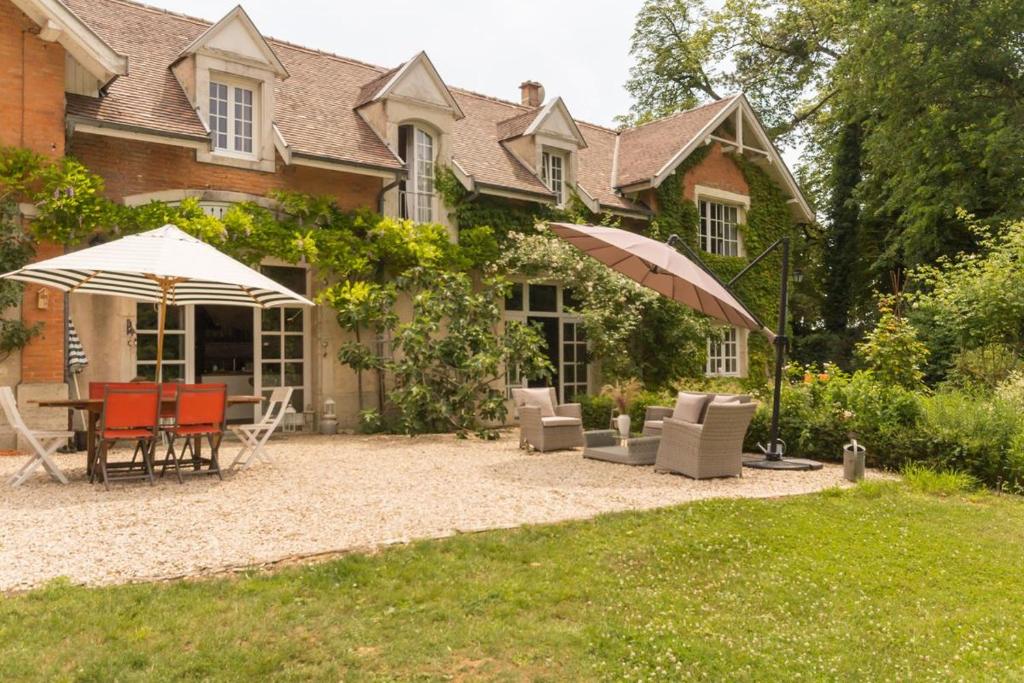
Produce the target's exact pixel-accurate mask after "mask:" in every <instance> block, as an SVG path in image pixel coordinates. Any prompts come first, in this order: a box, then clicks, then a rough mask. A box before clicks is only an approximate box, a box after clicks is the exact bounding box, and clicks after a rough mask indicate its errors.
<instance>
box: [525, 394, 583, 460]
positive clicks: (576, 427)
mask: <svg viewBox="0 0 1024 683" xmlns="http://www.w3.org/2000/svg"><path fill="white" fill-rule="evenodd" d="M548 391H549V392H550V397H551V407H552V409H553V410H554V415H548V416H542V415H541V413H542V409H541V408H539V407H537V406H531V405H526V400H525V391H524V390H523V389H513V390H512V399H513V401H514V403H515V407H516V413H517V414H518V415H519V447H520V448H524V447H526V446H530V447H532V448H533V449H535V450H538V451H557V450H563V449H567V448H577V447H580V446H583V442H584V440H583V408H582V406H580V404H579V403H564V404H562V405H558V395H557V394H556V393H555V390H554V389H553V388H552V389H549V390H548Z"/></svg>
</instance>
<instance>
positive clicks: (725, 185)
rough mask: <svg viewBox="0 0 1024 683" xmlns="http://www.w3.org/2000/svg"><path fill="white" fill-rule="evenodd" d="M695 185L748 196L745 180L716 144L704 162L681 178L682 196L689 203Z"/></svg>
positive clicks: (738, 168) (737, 167)
mask: <svg viewBox="0 0 1024 683" xmlns="http://www.w3.org/2000/svg"><path fill="white" fill-rule="evenodd" d="M695 185H704V186H705V187H713V188H715V189H716V190H725V191H726V192H735V193H736V194H742V195H749V194H750V188H749V187H748V186H747V179H746V178H744V177H743V172H742V171H741V170H740V167H739V166H737V165H736V163H735V162H734V161H733V160H732V159H730V158H729V157H728V156H727V155H725V154H724V153H723V152H722V146H721V145H719V144H718V143H717V142H716V143H713V144H712V145H711V149H710V150H708V155H707V156H706V157H704V160H703V161H701V162H700V163H699V164H697V165H696V166H694V167H693V168H691V169H690V170H689V171H687V172H686V175H685V176H683V196H684V197H686V198H687V199H689V200H690V201H693V188H694V186H695Z"/></svg>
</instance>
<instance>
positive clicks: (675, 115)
mask: <svg viewBox="0 0 1024 683" xmlns="http://www.w3.org/2000/svg"><path fill="white" fill-rule="evenodd" d="M741 94H742V93H736V94H735V95H727V96H725V97H722V98H719V99H717V100H712V101H711V102H705V103H704V104H699V105H697V106H696V107H692V108H690V109H684V110H682V111H677V112H675V113H673V114H669V115H668V116H662V117H661V118H660V119H654V120H653V121H648V122H646V123H641V124H640V125H639V126H633V127H632V128H625V129H623V130H622V131H621V132H622V133H630V132H632V131H634V130H640V129H641V128H645V127H647V126H653V125H654V124H656V123H664V122H665V121H671V120H672V119H676V118H679V117H680V116H684V115H685V114H692V113H693V112H695V111H700V110H701V109H705V108H707V107H710V106H712V105H715V104H721V103H722V102H725V101H726V100H733V99H736V98H737V97H739V96H740V95H741Z"/></svg>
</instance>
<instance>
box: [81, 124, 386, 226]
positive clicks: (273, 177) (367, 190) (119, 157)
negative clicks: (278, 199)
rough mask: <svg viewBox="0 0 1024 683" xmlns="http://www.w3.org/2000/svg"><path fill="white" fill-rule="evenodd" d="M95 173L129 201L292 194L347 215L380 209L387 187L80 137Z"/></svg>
mask: <svg viewBox="0 0 1024 683" xmlns="http://www.w3.org/2000/svg"><path fill="white" fill-rule="evenodd" d="M69 152H70V154H72V155H73V156H74V157H75V158H77V159H78V160H80V161H81V162H82V163H84V164H85V165H86V166H87V167H88V168H89V170H91V171H93V172H94V173H98V174H99V175H101V176H103V178H104V180H105V181H106V188H107V195H108V196H109V197H110V198H111V199H113V200H115V201H119V200H120V199H122V198H123V197H126V196H129V195H134V194H140V193H145V192H159V191H162V190H179V189H202V190H224V191H231V192H245V193H248V194H253V195H257V196H261V197H262V196H264V195H266V194H267V193H268V192H269V191H271V190H278V189H286V190H294V191H297V192H305V193H308V194H316V195H331V196H333V197H335V198H336V200H337V202H338V206H340V207H342V208H345V209H355V208H360V207H370V208H375V207H376V202H377V193H378V192H379V191H380V188H381V186H382V181H381V179H380V178H375V177H373V176H363V175H355V174H351V173H339V172H337V171H329V170H326V169H319V168H311V167H309V166H286V165H285V164H284V163H283V162H282V161H281V159H278V163H277V172H276V173H262V172H259V171H249V170H246V169H239V168H230V167H226V166H219V165H217V164H208V163H200V162H198V161H196V153H195V151H194V150H192V149H188V148H185V147H174V146H171V145H160V144H154V143H151V142H140V141H137V140H127V139H123V138H111V137H106V136H101V135H92V134H83V133H76V134H75V136H74V138H73V139H72V140H71V146H70V150H69Z"/></svg>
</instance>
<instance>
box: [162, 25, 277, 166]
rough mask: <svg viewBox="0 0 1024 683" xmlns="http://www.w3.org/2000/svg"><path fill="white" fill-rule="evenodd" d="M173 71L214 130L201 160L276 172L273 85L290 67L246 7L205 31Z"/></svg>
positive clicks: (192, 43) (174, 64)
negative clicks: (265, 36) (260, 30)
mask: <svg viewBox="0 0 1024 683" xmlns="http://www.w3.org/2000/svg"><path fill="white" fill-rule="evenodd" d="M171 70H172V71H173V72H174V75H175V77H176V78H177V79H178V82H179V83H180V84H181V87H182V89H183V90H184V91H185V93H186V94H187V95H188V98H189V101H190V102H191V103H192V106H193V107H194V108H195V110H196V114H197V115H198V116H199V119H200V120H201V121H202V122H203V124H204V125H205V126H206V127H207V129H208V130H209V133H210V149H209V151H206V150H201V151H199V152H198V153H197V158H198V159H199V161H205V162H211V163H220V164H225V165H229V166H237V167H241V168H250V169H257V170H261V171H273V170H274V168H275V163H274V129H273V118H274V85H275V82H276V81H277V80H278V79H281V80H284V79H286V78H288V70H287V69H286V68H285V66H284V64H282V63H281V60H280V59H279V58H278V57H277V55H276V54H275V53H274V50H273V48H271V46H270V44H269V43H267V41H266V39H265V38H264V37H263V36H262V35H261V34H260V32H259V30H257V28H256V25H255V24H253V22H252V19H250V18H249V15H248V14H246V13H245V10H243V9H242V8H241V7H240V6H239V7H235V8H234V9H233V10H231V11H230V12H228V13H227V14H226V15H225V16H224V18H223V19H221V20H220V21H218V22H217V23H215V24H214V25H213V26H211V27H210V28H208V29H207V30H206V31H204V32H203V33H202V34H201V35H200V36H199V37H198V38H196V39H195V40H194V41H192V42H191V43H190V44H189V45H188V46H187V47H185V49H184V50H182V52H181V54H179V55H178V58H177V59H176V60H175V61H174V63H173V64H172V65H171Z"/></svg>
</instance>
